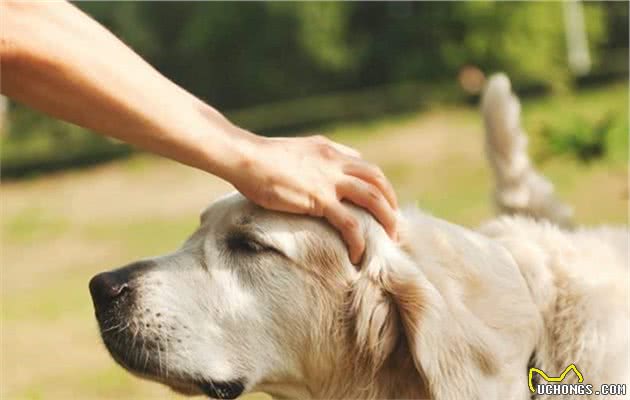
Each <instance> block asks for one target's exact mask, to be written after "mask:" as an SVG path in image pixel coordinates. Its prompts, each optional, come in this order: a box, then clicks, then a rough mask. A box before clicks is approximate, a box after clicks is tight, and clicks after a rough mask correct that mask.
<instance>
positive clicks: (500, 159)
mask: <svg viewBox="0 0 630 400" xmlns="http://www.w3.org/2000/svg"><path fill="white" fill-rule="evenodd" d="M481 111H482V113H483V119H484V124H485V128H486V154H487V156H488V159H489V161H490V165H492V168H493V170H494V174H495V179H496V189H495V202H496V205H497V207H498V209H499V211H500V212H501V213H506V214H522V215H529V216H531V217H533V218H536V219H541V220H549V221H551V222H554V223H556V224H558V225H561V226H565V227H567V226H571V219H572V216H573V212H572V210H571V208H570V207H568V206H567V205H565V204H563V203H562V202H560V201H559V200H558V199H557V198H556V197H555V196H554V188H553V184H551V182H549V181H548V180H547V179H546V178H545V177H544V176H542V175H540V174H539V173H538V172H537V171H536V170H535V169H534V167H533V166H532V164H531V161H530V159H529V156H528V155H527V136H526V135H525V132H523V129H522V128H521V121H520V114H521V105H520V103H519V101H518V98H517V97H516V96H515V95H514V94H513V93H512V90H511V86H510V80H509V79H508V77H507V76H506V75H504V74H496V75H493V76H491V77H490V79H489V80H488V83H487V85H486V88H485V90H484V93H483V97H482V101H481Z"/></svg>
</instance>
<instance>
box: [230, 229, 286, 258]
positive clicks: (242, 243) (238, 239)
mask: <svg viewBox="0 0 630 400" xmlns="http://www.w3.org/2000/svg"><path fill="white" fill-rule="evenodd" d="M226 244H227V248H228V249H229V250H230V251H232V252H235V253H241V254H258V253H264V252H273V253H277V254H280V255H283V253H282V252H281V251H280V250H278V249H276V248H275V247H273V246H271V245H269V244H266V243H263V242H262V241H261V240H258V239H257V238H255V237H253V236H252V235H250V234H247V233H243V232H238V233H233V234H231V235H229V236H228V237H227V238H226Z"/></svg>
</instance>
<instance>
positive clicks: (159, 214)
mask: <svg viewBox="0 0 630 400" xmlns="http://www.w3.org/2000/svg"><path fill="white" fill-rule="evenodd" d="M523 109H524V123H525V127H526V130H527V131H528V132H529V133H530V136H531V147H532V148H531V151H532V153H533V154H534V155H535V156H536V159H539V158H540V159H542V157H538V156H539V155H540V154H543V153H544V150H545V148H546V144H545V143H546V142H545V140H544V137H543V132H545V130H549V129H556V130H558V129H562V127H564V126H566V124H569V123H574V122H571V121H580V122H579V123H583V124H587V125H588V124H595V123H597V122H598V121H601V120H602V119H604V118H607V117H608V116H613V117H614V119H613V122H612V127H611V128H610V133H609V135H608V137H607V139H606V143H607V144H608V152H607V153H606V155H605V156H604V157H603V158H602V159H599V160H596V161H593V162H591V163H588V164H585V163H581V162H579V161H577V160H576V159H575V158H573V157H571V156H570V155H567V154H564V155H559V156H553V157H546V158H545V161H544V162H542V161H541V164H540V165H539V168H540V170H541V171H543V173H544V174H545V175H547V176H548V177H550V178H551V180H552V181H553V182H554V183H555V184H556V187H557V190H558V192H559V196H560V197H561V198H562V199H563V200H565V201H566V202H568V203H569V204H571V205H573V206H574V207H575V212H576V219H577V222H578V223H581V224H602V223H604V224H609V223H616V224H617V223H624V224H625V223H627V216H628V215H627V212H628V208H627V201H628V172H627V155H628V138H627V135H628V115H627V110H628V91H627V83H619V84H614V85H609V86H606V87H598V88H592V89H585V90H582V91H580V92H578V94H572V93H564V94H559V95H556V96H549V97H544V98H532V99H531V100H527V101H525V102H524V107H523ZM567 121H569V122H567ZM319 131H320V132H325V133H327V134H329V135H330V136H331V137H333V138H334V139H335V140H338V141H340V142H343V143H346V144H350V145H352V146H354V147H356V148H357V149H359V150H360V151H361V152H362V154H363V156H364V157H365V158H367V159H369V160H371V161H373V162H375V163H378V164H379V165H380V166H381V167H382V168H383V169H384V171H385V172H386V174H387V175H388V176H389V177H390V179H391V180H392V182H393V184H394V186H395V188H396V190H397V192H398V195H399V197H400V201H401V203H402V204H411V205H417V206H420V207H422V208H424V209H426V210H428V211H429V212H431V213H433V214H435V215H437V216H440V217H443V218H446V219H449V220H451V221H454V222H458V223H461V224H465V225H468V226H475V225H476V224H478V223H479V222H481V221H482V220H484V219H486V218H489V217H491V216H492V215H493V210H492V205H491V202H490V200H489V199H490V196H491V190H492V180H491V175H490V174H489V169H488V166H487V164H486V162H485V158H484V154H483V131H482V125H481V120H480V117H479V115H478V112H477V110H476V108H475V107H472V106H444V105H442V106H432V107H430V108H422V109H417V110H416V111H414V112H408V113H406V114H403V115H401V114H399V115H396V116H374V117H373V118H368V119H365V118H364V119H362V120H361V122H345V123H336V124H331V125H328V126H324V127H322V128H321V129H320V130H319ZM299 133H304V132H299ZM1 188H2V198H1V205H2V220H1V234H2V253H1V262H2V270H1V279H0V281H1V282H2V298H1V304H2V320H1V322H2V328H1V329H2V336H1V340H2V343H1V344H2V371H1V377H0V381H1V382H2V384H1V385H0V397H1V398H2V399H7V400H8V399H72V398H75V399H86V400H88V399H118V398H126V399H155V398H163V399H176V398H179V397H178V396H176V395H175V394H173V393H171V392H170V391H169V390H167V389H165V388H163V387H161V386H160V385H157V384H153V383H149V382H144V381H141V380H139V379H137V378H134V377H132V376H130V375H129V374H127V373H125V372H124V371H123V370H122V369H121V368H120V367H118V366H117V365H116V364H114V362H113V361H112V360H111V359H110V358H109V356H108V355H107V354H106V352H105V350H104V348H103V346H102V345H101V343H100V341H99V337H98V334H97V329H96V323H95V320H94V317H93V315H92V306H91V300H90V298H89V294H88V290H87V282H88V280H89V278H90V277H91V276H92V275H94V274H95V273H97V272H99V271H103V270H105V269H110V268H113V267H116V266H120V265H123V264H125V263H128V262H130V261H132V260H135V259H138V258H141V257H147V256H151V255H156V254H160V253H163V252H167V251H169V250H172V249H174V248H175V247H176V246H178V245H179V244H180V243H181V242H182V241H183V240H184V238H185V237H186V235H187V234H188V233H189V232H191V231H192V230H193V228H194V227H195V224H196V223H197V220H198V214H199V211H200V210H201V209H202V208H203V207H205V206H206V205H207V203H208V202H209V201H211V200H212V199H214V198H216V197H217V196H219V195H220V194H222V193H225V192H226V191H228V190H230V187H229V185H227V184H225V183H224V182H221V181H219V180H217V179H215V178H214V177H211V176H207V175H205V174H203V173H201V172H199V171H195V170H193V169H190V168H187V167H184V166H181V165H178V164H175V163H173V162H170V161H167V160H164V159H159V158H155V157H152V156H149V155H143V154H139V155H135V156H133V157H132V158H129V159H125V160H122V161H117V162H113V163H109V164H105V165H101V166H97V167H93V168H90V169H84V170H80V171H70V172H64V173H56V174H53V175H48V176H42V177H39V178H34V179H31V180H24V181H14V182H3V183H2V186H1Z"/></svg>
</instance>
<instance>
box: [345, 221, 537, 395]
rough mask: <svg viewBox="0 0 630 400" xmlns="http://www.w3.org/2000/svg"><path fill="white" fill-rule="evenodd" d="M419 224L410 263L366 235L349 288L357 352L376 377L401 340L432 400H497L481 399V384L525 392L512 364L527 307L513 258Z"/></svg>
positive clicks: (460, 234)
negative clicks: (354, 277) (361, 255)
mask: <svg viewBox="0 0 630 400" xmlns="http://www.w3.org/2000/svg"><path fill="white" fill-rule="evenodd" d="M423 222H424V224H426V225H423V227H424V228H427V227H429V226H430V227H431V229H425V230H426V232H425V233H423V232H420V230H422V229H420V230H419V231H418V232H414V240H418V241H419V242H418V246H416V247H417V248H416V249H415V250H416V251H417V252H419V253H415V255H414V257H413V259H412V258H411V257H410V256H409V254H407V253H406V252H404V251H403V250H401V249H400V248H398V247H397V246H396V245H395V244H394V243H392V242H391V241H390V240H389V239H387V237H386V236H384V235H385V233H384V232H382V230H378V229H377V230H371V231H372V232H371V233H370V235H372V237H371V238H370V237H368V246H367V251H366V254H365V256H364V257H365V261H364V262H363V264H362V266H361V270H360V272H359V276H358V278H357V279H356V281H355V282H354V284H353V287H352V292H351V306H352V315H353V316H354V319H355V321H354V322H355V323H354V329H355V335H354V338H355V340H356V341H357V343H356V344H357V346H358V348H359V349H360V351H361V354H362V355H364V356H365V358H367V361H369V363H368V365H370V366H371V367H372V368H373V371H376V370H377V369H378V368H380V367H381V366H382V365H383V363H384V362H385V361H386V360H387V358H388V357H389V356H390V355H391V354H392V352H393V351H394V350H395V349H396V348H397V345H398V344H399V343H401V341H405V343H404V344H405V345H406V347H407V348H408V352H409V353H410V357H412V359H413V360H412V361H413V363H414V365H415V367H416V370H417V372H418V374H419V376H418V378H419V379H422V381H423V382H424V383H425V384H426V385H427V389H428V392H429V393H430V396H431V398H432V399H435V400H450V399H453V400H455V399H480V398H495V397H497V396H498V395H499V394H498V393H495V394H490V395H489V397H484V396H485V394H488V393H487V392H485V391H486V390H487V389H488V388H489V387H505V388H508V391H506V392H505V393H510V392H509V390H510V389H514V390H516V391H517V392H518V390H519V389H518V387H520V386H522V388H524V389H527V388H526V386H523V385H520V386H518V385H519V384H522V382H524V381H522V380H519V377H521V375H522V369H523V368H525V365H523V366H520V364H519V362H520V361H519V360H520V359H525V360H527V356H525V355H520V354H518V355H517V354H516V353H518V352H520V350H518V351H517V352H515V350H514V349H515V348H519V349H520V348H521V347H522V348H523V349H524V350H523V352H526V351H528V350H527V347H528V346H529V345H530V344H529V343H528V341H529V339H527V338H528V337H529V336H531V334H530V333H527V332H529V331H531V330H532V329H530V326H531V325H530V322H529V321H531V318H532V314H531V311H532V308H531V307H529V305H528V301H527V297H528V296H529V293H528V290H527V287H526V285H525V284H524V281H523V280H522V278H521V277H520V274H519V273H518V270H517V269H516V267H515V265H514V262H513V261H512V260H510V258H509V257H507V256H506V254H505V252H503V251H500V250H499V249H497V248H496V246H492V245H491V244H490V243H489V242H488V241H487V239H486V240H484V239H483V238H481V237H480V236H479V235H473V234H467V233H466V232H464V231H463V230H458V229H455V228H453V227H452V226H448V225H444V224H441V225H443V226H440V225H438V224H437V222H436V221H435V220H429V219H427V220H426V221H423ZM374 231H377V232H376V233H374ZM414 245H415V243H414ZM429 277H430V279H429ZM506 296H511V297H512V299H514V301H517V304H513V303H512V300H510V301H507V300H506ZM518 303H522V304H518ZM521 337H522V339H521ZM521 345H522V346H521ZM397 354H399V353H397ZM506 355H507V358H506ZM524 363H526V361H524ZM521 367H522V368H521ZM503 368H505V371H503ZM515 385H517V386H518V387H517V386H515ZM495 395H497V396H495ZM499 397H500V396H499Z"/></svg>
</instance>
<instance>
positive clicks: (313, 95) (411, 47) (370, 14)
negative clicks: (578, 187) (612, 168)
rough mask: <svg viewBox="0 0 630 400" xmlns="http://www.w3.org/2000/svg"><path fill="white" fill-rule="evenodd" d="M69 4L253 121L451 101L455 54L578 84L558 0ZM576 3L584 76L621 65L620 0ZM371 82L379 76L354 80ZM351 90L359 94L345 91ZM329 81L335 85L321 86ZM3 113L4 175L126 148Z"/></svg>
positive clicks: (17, 110) (540, 80) (279, 123)
mask: <svg viewBox="0 0 630 400" xmlns="http://www.w3.org/2000/svg"><path fill="white" fill-rule="evenodd" d="M77 6H78V7H80V8H81V9H83V10H84V11H86V12H87V13H89V14H90V15H92V16H93V17H94V18H95V19H96V20H98V21H99V22H101V23H103V24H104V25H105V26H107V27H108V28H109V29H111V30H112V31H113V32H114V33H115V34H116V35H118V36H119V37H120V38H121V39H122V40H123V41H125V42H126V43H127V44H128V45H129V46H131V47H132V48H133V49H134V50H136V51H137V52H138V53H139V54H140V55H142V56H143V57H145V58H146V59H147V60H148V61H149V62H150V63H151V64H152V65H154V66H155V67H156V68H157V69H158V70H160V71H161V72H162V73H163V74H164V75H166V76H168V77H169V78H171V79H172V80H173V81H175V82H176V83H178V84H180V85H181V86H183V87H184V88H186V89H188V90H189V91H191V92H192V93H194V94H196V95H197V96H199V97H200V98H202V99H204V100H206V101H207V102H208V103H209V104H212V105H213V106H215V107H217V108H218V109H220V110H239V111H238V112H236V113H234V114H233V116H234V119H235V121H236V122H237V123H241V124H243V125H244V126H245V127H246V128H249V129H252V130H256V131H257V132H260V133H263V134H269V133H272V132H274V131H276V130H278V129H294V128H296V127H303V126H306V125H309V126H310V125H313V124H315V125H316V124H318V123H321V122H325V121H326V120H328V119H340V118H355V117H365V116H367V115H375V114H382V113H386V112H394V111H405V107H407V108H409V107H417V106H418V105H419V104H426V102H428V101H432V100H433V99H435V98H439V99H440V100H443V99H444V97H445V94H449V95H452V96H451V97H448V99H450V100H461V99H463V98H464V94H463V93H461V92H457V90H456V89H457V87H456V84H455V83H456V76H457V73H458V71H459V70H460V69H461V68H462V67H463V66H465V65H475V66H477V67H479V68H480V69H481V70H482V71H484V72H486V73H489V72H493V71H498V70H503V71H506V72H507V73H508V74H509V75H510V77H511V79H512V80H513V83H514V86H515V87H516V88H517V90H518V89H521V88H530V87H537V88H539V89H540V88H542V89H546V90H566V89H570V88H571V87H573V86H574V84H575V83H579V80H578V79H577V77H575V76H572V75H571V72H570V70H569V68H568V66H567V60H566V59H567V56H566V42H565V36H564V35H565V33H564V20H563V9H562V8H563V5H562V3H555V2H492V1H486V2H369V3H360V2H116V3H109V2H78V3H77ZM584 11H585V19H586V29H587V33H588V40H589V46H590V51H591V56H592V59H593V70H592V73H591V75H590V76H589V77H586V78H582V79H583V80H587V81H590V80H593V79H595V80H597V79H598V77H610V76H613V77H614V76H617V77H620V76H627V59H628V3H627V2H621V3H606V2H602V3H600V2H597V3H590V2H589V3H584ZM112 62H115V60H112ZM414 85H415V86H414ZM375 87H376V88H380V89H366V88H375ZM410 87H415V88H417V89H418V90H409V88H410ZM366 90H367V92H366ZM351 92H357V93H360V95H357V96H354V97H353V96H352V95H347V94H346V93H351ZM329 93H335V94H339V93H341V94H340V95H333V96H328V97H326V96H323V95H324V94H329ZM365 93H368V96H367V97H363V94H365ZM392 93H397V94H396V95H395V96H393V97H392ZM392 98H393V99H394V101H393V102H390V101H391V99H392ZM292 99H305V100H300V102H297V103H295V102H292V101H291V100H292ZM340 99H341V100H340ZM366 99H367V100H366ZM388 102H389V103H388ZM268 103H271V104H272V105H271V106H270V107H267V106H265V104H268ZM296 104H298V105H296ZM287 110H294V112H293V113H289V112H288V111H287ZM293 115H295V116H293ZM10 117H11V120H10V125H9V133H8V135H7V136H6V137H5V138H3V139H2V142H3V149H2V156H3V160H2V173H3V174H4V176H12V175H21V174H24V173H27V172H29V171H33V170H37V169H38V168H37V166H38V165H39V166H40V167H43V168H40V169H48V168H49V167H50V168H57V167H64V166H66V165H71V164H81V163H84V162H90V161H99V160H101V159H107V158H110V157H114V156H119V155H124V154H126V153H128V152H129V148H128V147H127V146H122V145H117V144H113V143H111V142H109V141H106V140H103V139H100V138H96V137H94V136H93V135H86V134H84V132H83V130H81V129H78V128H74V127H71V126H70V125H67V124H61V123H57V122H51V121H50V120H48V119H45V117H42V116H40V115H38V114H36V113H33V112H30V111H25V110H24V109H22V108H21V107H18V106H13V107H12V109H11V113H10Z"/></svg>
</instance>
